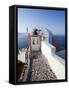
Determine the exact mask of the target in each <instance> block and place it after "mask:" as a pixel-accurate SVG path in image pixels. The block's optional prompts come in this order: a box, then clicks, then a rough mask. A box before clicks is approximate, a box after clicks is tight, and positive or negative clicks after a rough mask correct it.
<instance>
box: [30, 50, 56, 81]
mask: <svg viewBox="0 0 69 90" xmlns="http://www.w3.org/2000/svg"><path fill="white" fill-rule="evenodd" d="M56 79H57V78H56V76H55V74H54V73H53V71H52V70H51V68H50V66H49V64H48V61H47V59H46V58H45V57H44V56H43V55H42V54H41V52H32V54H31V74H30V81H40V80H56Z"/></svg>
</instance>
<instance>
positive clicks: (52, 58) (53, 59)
mask: <svg viewBox="0 0 69 90" xmlns="http://www.w3.org/2000/svg"><path fill="white" fill-rule="evenodd" d="M41 51H42V54H43V55H44V56H45V57H46V58H47V59H48V62H49V64H50V67H51V69H52V70H53V72H54V73H55V75H56V77H57V79H65V60H64V59H62V58H60V57H59V56H57V55H56V54H55V51H56V48H55V47H54V46H52V45H51V44H49V43H48V42H47V43H46V42H44V41H42V42H41Z"/></svg>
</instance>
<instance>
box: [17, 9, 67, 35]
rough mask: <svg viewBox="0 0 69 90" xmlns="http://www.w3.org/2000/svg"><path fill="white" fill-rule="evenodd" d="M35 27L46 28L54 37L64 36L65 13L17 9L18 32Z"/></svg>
mask: <svg viewBox="0 0 69 90" xmlns="http://www.w3.org/2000/svg"><path fill="white" fill-rule="evenodd" d="M27 27H28V31H29V32H31V31H32V30H33V29H34V28H35V27H38V28H40V27H43V28H48V29H50V31H51V32H52V33H53V34H55V35H64V34H65V11H59V10H58V11H57V10H43V9H27V8H18V32H20V33H24V32H27V30H26V29H27Z"/></svg>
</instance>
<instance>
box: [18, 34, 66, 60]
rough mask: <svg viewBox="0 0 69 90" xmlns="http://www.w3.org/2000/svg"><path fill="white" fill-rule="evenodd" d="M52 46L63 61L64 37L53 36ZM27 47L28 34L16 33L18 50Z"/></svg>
mask: <svg viewBox="0 0 69 90" xmlns="http://www.w3.org/2000/svg"><path fill="white" fill-rule="evenodd" d="M52 44H53V45H54V46H55V47H56V54H57V55H59V56H60V57H62V58H64V59H65V36H63V35H54V36H53V39H52ZM27 47H28V34H27V33H18V48H27Z"/></svg>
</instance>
